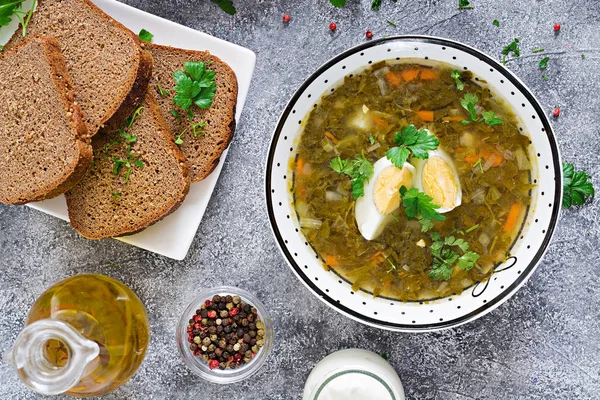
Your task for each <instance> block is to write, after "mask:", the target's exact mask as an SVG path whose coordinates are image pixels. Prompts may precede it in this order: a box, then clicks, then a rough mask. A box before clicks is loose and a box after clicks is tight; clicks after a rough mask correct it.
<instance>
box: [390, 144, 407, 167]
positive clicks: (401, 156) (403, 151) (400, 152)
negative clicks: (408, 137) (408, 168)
mask: <svg viewBox="0 0 600 400" xmlns="http://www.w3.org/2000/svg"><path fill="white" fill-rule="evenodd" d="M385 156H386V157H387V159H388V160H390V161H391V162H392V164H394V165H395V166H396V167H398V168H403V167H404V163H405V162H406V160H408V157H409V156H410V150H409V149H407V148H406V147H392V148H391V149H389V150H388V151H387V153H385Z"/></svg>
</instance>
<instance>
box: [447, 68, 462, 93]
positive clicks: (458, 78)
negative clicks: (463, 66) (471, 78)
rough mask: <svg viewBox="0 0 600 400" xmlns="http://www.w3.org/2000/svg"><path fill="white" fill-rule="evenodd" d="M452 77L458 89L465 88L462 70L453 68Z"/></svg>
mask: <svg viewBox="0 0 600 400" xmlns="http://www.w3.org/2000/svg"><path fill="white" fill-rule="evenodd" d="M450 78H452V79H454V82H456V88H457V89H458V90H463V89H464V88H465V84H464V82H463V81H462V78H461V75H460V71H457V70H452V73H451V74H450Z"/></svg>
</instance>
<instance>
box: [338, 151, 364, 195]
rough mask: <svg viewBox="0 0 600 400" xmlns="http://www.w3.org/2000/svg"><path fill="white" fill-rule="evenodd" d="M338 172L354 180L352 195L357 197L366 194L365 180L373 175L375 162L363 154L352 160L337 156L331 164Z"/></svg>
mask: <svg viewBox="0 0 600 400" xmlns="http://www.w3.org/2000/svg"><path fill="white" fill-rule="evenodd" d="M329 166H330V167H331V169H332V170H334V171H335V172H337V173H338V174H344V175H348V176H349V177H350V179H351V180H352V195H353V197H354V198H355V199H358V198H359V197H362V196H364V194H365V188H364V186H365V181H366V180H369V179H371V177H372V176H373V164H371V162H370V161H369V160H367V159H366V158H364V157H362V156H356V158H355V159H354V160H352V161H350V160H342V159H341V158H340V157H336V158H334V159H333V160H331V163H330V164H329Z"/></svg>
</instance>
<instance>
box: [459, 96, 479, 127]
mask: <svg viewBox="0 0 600 400" xmlns="http://www.w3.org/2000/svg"><path fill="white" fill-rule="evenodd" d="M478 102H479V98H478V97H477V95H476V94H473V93H465V95H464V97H463V98H462V99H460V105H461V106H462V107H463V108H464V109H465V110H467V111H468V112H469V119H468V120H465V121H461V124H463V125H467V124H470V123H471V122H474V121H477V110H475V104H477V103H478Z"/></svg>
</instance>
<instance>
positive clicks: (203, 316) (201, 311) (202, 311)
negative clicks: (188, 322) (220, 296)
mask: <svg viewBox="0 0 600 400" xmlns="http://www.w3.org/2000/svg"><path fill="white" fill-rule="evenodd" d="M200 316H201V317H202V318H207V317H208V310H200Z"/></svg>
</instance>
